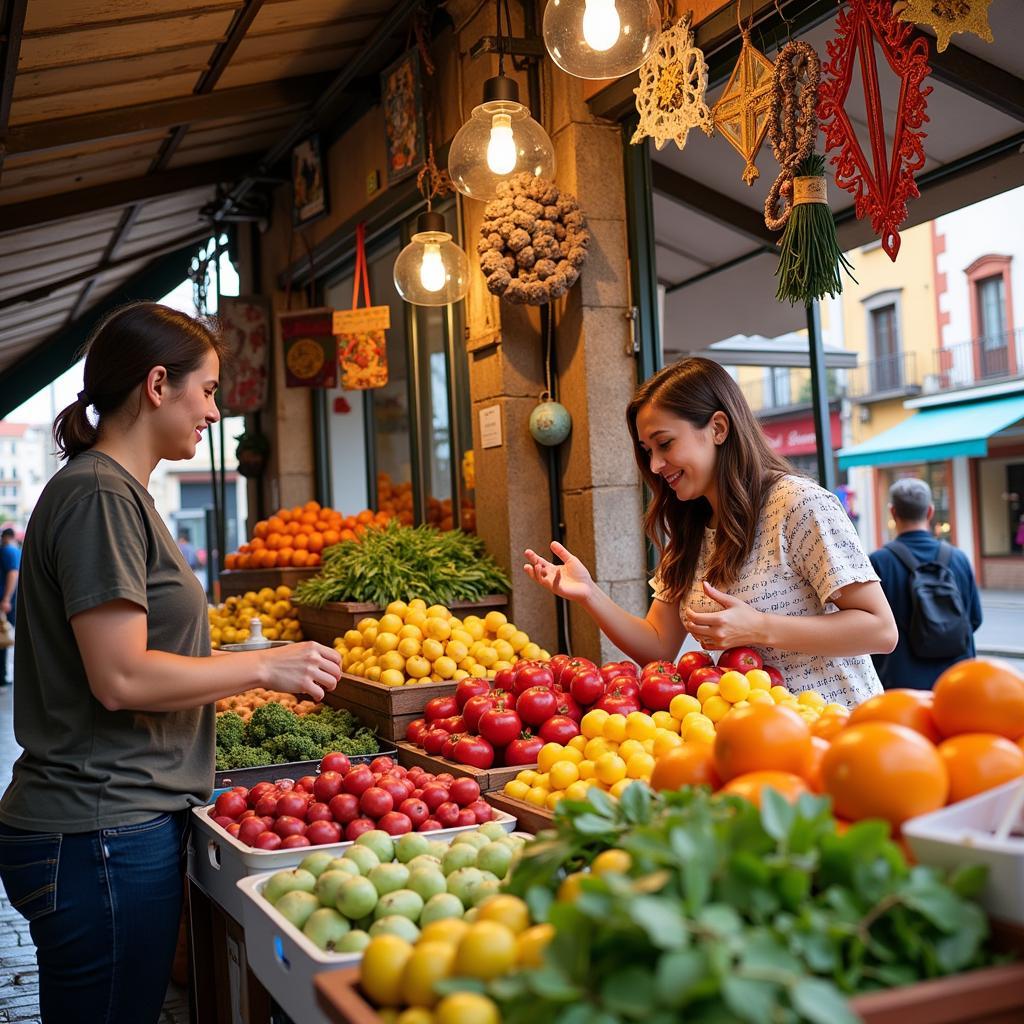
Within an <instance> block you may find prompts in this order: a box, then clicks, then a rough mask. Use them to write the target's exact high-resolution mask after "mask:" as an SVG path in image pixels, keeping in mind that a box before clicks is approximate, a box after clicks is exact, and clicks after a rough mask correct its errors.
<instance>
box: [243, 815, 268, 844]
mask: <svg viewBox="0 0 1024 1024" xmlns="http://www.w3.org/2000/svg"><path fill="white" fill-rule="evenodd" d="M266 831H267V826H266V825H264V824H263V819H262V818H246V819H245V821H243V822H242V824H241V825H240V826H239V828H238V838H239V839H240V840H241V841H242V842H243V843H245V844H246V846H254V845H255V843H256V839H257V838H258V837H259V836H261V835H262V834H263V833H264V832H266Z"/></svg>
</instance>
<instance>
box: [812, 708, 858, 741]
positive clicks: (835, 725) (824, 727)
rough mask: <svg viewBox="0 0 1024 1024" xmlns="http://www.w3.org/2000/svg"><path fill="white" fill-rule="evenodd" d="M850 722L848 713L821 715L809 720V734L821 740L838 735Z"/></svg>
mask: <svg viewBox="0 0 1024 1024" xmlns="http://www.w3.org/2000/svg"><path fill="white" fill-rule="evenodd" d="M849 722H850V716H849V715H830V714H829V715H822V716H821V717H820V718H817V719H815V720H814V721H813V722H811V735H812V736H818V737H820V738H821V739H823V740H830V739H832V738H833V737H834V736H838V735H839V733H841V732H842V731H843V730H844V729H845V728H846V726H847V725H848V724H849Z"/></svg>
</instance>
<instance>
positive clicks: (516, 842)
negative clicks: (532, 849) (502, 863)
mask: <svg viewBox="0 0 1024 1024" xmlns="http://www.w3.org/2000/svg"><path fill="white" fill-rule="evenodd" d="M498 842H500V843H507V844H508V845H509V846H511V847H512V849H513V850H521V849H522V848H523V847H524V846H525V845H526V840H525V839H524V838H523V837H522V836H514V835H512V834H511V833H508V834H507V835H506V836H505V837H504V838H503V839H499V840H498Z"/></svg>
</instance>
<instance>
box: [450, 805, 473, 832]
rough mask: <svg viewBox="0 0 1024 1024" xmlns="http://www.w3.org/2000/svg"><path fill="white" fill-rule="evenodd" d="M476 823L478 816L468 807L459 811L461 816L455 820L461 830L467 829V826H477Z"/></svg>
mask: <svg viewBox="0 0 1024 1024" xmlns="http://www.w3.org/2000/svg"><path fill="white" fill-rule="evenodd" d="M476 823H477V821H476V815H475V814H474V813H473V812H472V811H471V810H470V809H469V808H468V807H463V808H462V810H461V811H459V816H458V817H457V818H456V819H455V824H456V825H458V826H459V827H461V828H465V827H466V826H467V825H475V824H476Z"/></svg>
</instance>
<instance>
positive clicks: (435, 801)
mask: <svg viewBox="0 0 1024 1024" xmlns="http://www.w3.org/2000/svg"><path fill="white" fill-rule="evenodd" d="M421 798H422V800H423V802H424V803H425V804H426V805H427V810H429V811H430V812H431V813H433V812H434V811H436V810H437V809H438V807H440V806H441V804H443V803H444V802H445V801H446V800H447V799H448V789H447V787H446V786H441V785H438V783H436V782H432V783H431V784H430V785H429V786H424V787H423V793H422V794H421Z"/></svg>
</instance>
